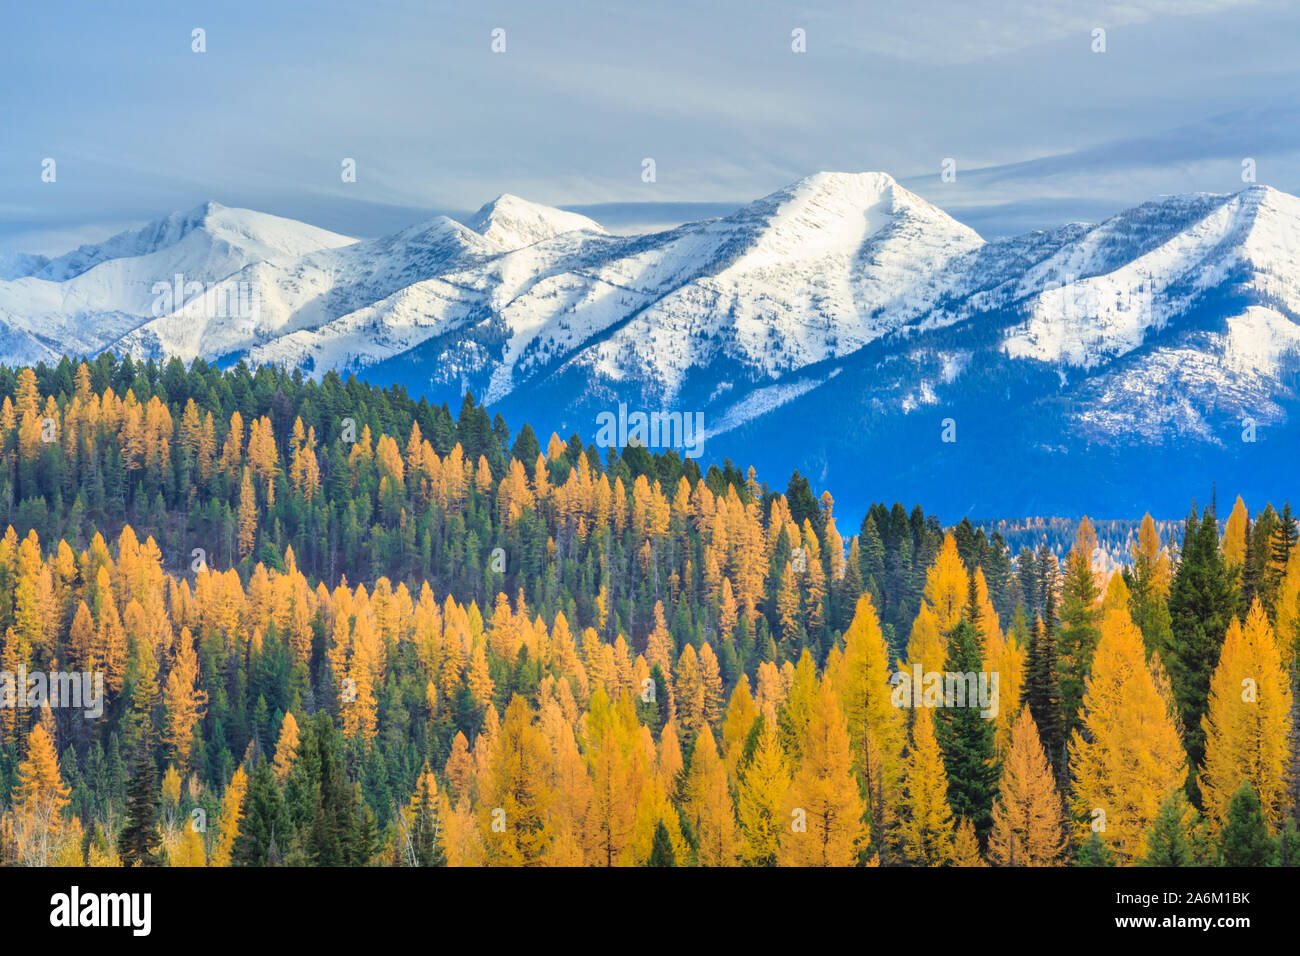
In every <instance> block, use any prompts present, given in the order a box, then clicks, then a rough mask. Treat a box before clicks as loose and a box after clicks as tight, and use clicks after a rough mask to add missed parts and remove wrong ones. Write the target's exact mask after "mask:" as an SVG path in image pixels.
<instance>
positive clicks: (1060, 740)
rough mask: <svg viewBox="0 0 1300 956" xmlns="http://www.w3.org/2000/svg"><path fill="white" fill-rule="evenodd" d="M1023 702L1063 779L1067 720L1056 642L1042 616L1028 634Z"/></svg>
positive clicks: (1035, 620)
mask: <svg viewBox="0 0 1300 956" xmlns="http://www.w3.org/2000/svg"><path fill="white" fill-rule="evenodd" d="M1023 695H1024V702H1025V704H1026V705H1027V706H1028V707H1029V709H1030V710H1031V711H1032V712H1033V714H1034V719H1035V720H1036V721H1037V723H1038V734H1039V737H1040V738H1041V739H1042V742H1043V748H1044V749H1045V750H1046V751H1047V760H1048V762H1049V763H1050V764H1051V765H1052V768H1053V772H1054V773H1055V774H1056V775H1057V777H1058V778H1060V777H1061V775H1062V773H1061V767H1062V760H1061V758H1062V755H1063V754H1064V752H1065V721H1064V720H1063V719H1062V715H1061V689H1060V683H1059V681H1058V678H1057V671H1056V642H1055V641H1054V640H1052V637H1051V635H1050V634H1049V633H1048V631H1047V629H1046V627H1045V626H1044V624H1043V619H1042V618H1041V617H1036V618H1034V626H1033V629H1032V630H1031V631H1030V632H1029V654H1028V655H1027V658H1026V663H1025V686H1024V691H1023Z"/></svg>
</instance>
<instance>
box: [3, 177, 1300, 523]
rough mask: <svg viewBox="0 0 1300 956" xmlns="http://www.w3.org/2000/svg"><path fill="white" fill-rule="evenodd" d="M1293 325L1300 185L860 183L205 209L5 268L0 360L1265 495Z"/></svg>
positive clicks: (844, 488) (972, 494)
mask: <svg viewBox="0 0 1300 956" xmlns="http://www.w3.org/2000/svg"><path fill="white" fill-rule="evenodd" d="M1298 322H1300V199H1297V198H1296V197H1295V196H1291V195H1289V194H1286V193H1283V192H1279V191H1278V190H1275V189H1272V188H1269V187H1267V186H1250V187H1248V188H1246V189H1243V190H1242V191H1240V192H1237V193H1232V194H1226V195H1211V194H1194V195H1176V196H1164V197H1159V198H1156V199H1153V200H1151V201H1150V202H1146V203H1143V204H1142V205H1140V206H1137V207H1135V208H1133V209H1129V210H1126V211H1124V212H1121V213H1119V214H1118V215H1115V216H1113V217H1111V218H1109V219H1107V220H1105V221H1103V222H1101V223H1098V224H1084V223H1071V224H1067V225H1063V226H1061V227H1059V228H1057V229H1053V230H1048V231H1035V232H1030V233H1027V234H1025V235H1020V236H1015V237H1011V238H1000V239H994V240H989V241H986V240H984V239H983V238H981V237H980V236H979V235H978V234H976V233H975V232H974V231H973V230H971V229H970V228H968V227H966V226H964V225H962V224H961V223H959V222H957V221H956V220H955V219H953V218H952V217H950V216H949V215H947V214H946V213H945V212H943V211H942V210H941V209H939V208H938V207H937V206H934V205H932V204H930V203H928V202H926V201H925V200H923V199H921V198H920V197H918V196H916V195H915V194H913V193H911V192H909V191H908V190H906V189H904V188H903V187H902V186H900V185H899V184H898V183H897V182H895V181H894V180H893V179H892V178H890V177H889V176H888V175H886V174H884V173H856V174H849V173H817V174H815V175H813V176H809V177H808V178H806V179H802V180H800V181H799V182H797V183H794V184H792V185H790V186H788V187H786V188H784V189H781V190H778V191H777V192H775V193H772V194H771V195H769V196H766V197H763V198H762V199H759V200H757V201H755V202H753V203H750V204H749V205H746V206H744V207H742V208H741V209H739V210H737V211H736V212H734V213H732V214H731V215H728V216H725V217H722V218H717V219H710V220H706V221H701V222H691V223H686V224H684V225H682V226H679V227H677V228H675V229H671V230H668V231H662V232H655V233H652V234H646V235H635V236H628V235H613V234H610V233H607V232H606V231H605V230H604V229H602V228H601V226H600V225H599V224H598V223H596V222H595V221H593V220H591V219H589V218H587V217H585V216H581V215H577V214H576V213H572V212H566V211H563V210H560V209H554V208H551V207H547V206H543V205H539V204H536V203H531V202H528V201H526V200H523V199H520V198H518V197H515V196H510V195H503V196H501V197H499V198H498V199H496V200H494V201H493V202H491V203H489V204H487V205H486V206H484V207H483V208H482V209H480V210H478V212H476V213H475V214H474V215H473V216H471V217H469V218H468V219H467V220H466V221H465V222H463V223H462V222H457V221H454V220H452V219H449V218H447V217H437V218H435V219H432V220H430V221H427V222H423V223H420V224H418V225H415V226H411V227H409V228H407V229H404V230H402V231H401V232H398V233H396V234H393V235H390V236H384V237H380V238H375V239H364V240H357V239H353V238H350V237H347V236H342V235H338V234H336V233H332V232H328V231H325V230H322V229H318V228H316V227H313V226H309V225H306V224H303V223H299V222H294V221H292V220H286V219H281V218H278V217H275V216H270V215H266V214H263V213H258V212H253V211H250V210H246V209H231V208H226V207H223V206H220V205H218V204H215V203H206V204H204V205H202V206H199V207H198V208H196V209H193V210H190V211H189V212H184V213H176V214H173V215H171V216H169V217H167V218H166V219H163V220H160V221H158V222H154V223H151V224H149V225H147V226H145V227H143V228H141V229H138V230H134V231H130V232H125V233H122V234H120V235H118V236H114V237H113V238H111V239H108V240H107V241H105V242H102V243H99V244H95V245H87V246H83V247H81V248H79V249H77V250H76V251H74V252H71V253H68V254H67V255H64V256H60V257H58V258H54V259H49V258H46V257H43V256H34V255H12V254H11V255H8V256H5V257H3V258H0V361H3V362H5V363H8V364H11V365H12V364H35V363H39V362H45V363H47V364H48V363H53V362H56V361H58V359H59V358H60V357H61V356H62V355H64V354H70V355H94V354H97V353H99V352H102V351H105V350H110V351H113V352H115V353H119V354H127V353H129V354H130V355H132V356H133V357H134V358H152V359H157V360H166V359H169V358H172V357H179V358H181V359H183V360H186V361H188V360H190V359H193V358H196V357H202V358H204V359H205V360H208V361H212V362H215V363H217V364H219V365H223V366H225V365H230V364H234V363H236V362H238V361H240V360H246V361H248V362H250V363H253V364H259V363H275V364H281V365H285V366H289V367H296V368H299V369H301V370H302V371H303V372H304V373H305V374H308V375H312V376H321V375H323V374H325V373H327V372H329V371H332V370H333V371H338V372H340V373H343V374H347V373H355V374H357V375H358V376H359V377H362V378H365V379H368V380H370V381H372V382H376V383H380V384H392V383H397V384H401V385H403V386H405V387H407V388H408V389H409V390H410V391H412V392H413V393H416V394H420V395H424V396H426V397H427V398H429V399H430V400H431V401H448V402H451V403H452V404H453V407H455V404H456V403H458V402H459V400H460V398H461V396H462V395H463V393H464V391H465V390H466V389H469V390H470V391H472V392H473V393H474V394H475V395H476V396H478V397H479V398H481V399H482V400H484V401H486V402H487V403H488V404H489V406H490V407H491V408H493V409H494V410H500V411H501V412H502V413H503V414H504V415H505V417H506V419H507V421H508V422H510V423H511V424H512V425H514V426H516V427H517V426H518V425H519V424H521V423H522V422H524V421H527V422H530V423H531V424H532V425H533V426H534V428H535V429H536V430H537V431H538V433H539V435H540V436H541V438H542V442H543V444H545V440H546V437H547V436H548V435H549V433H550V431H551V430H552V429H553V430H555V431H558V432H559V433H560V434H561V436H567V435H568V434H570V433H572V432H577V433H578V434H579V435H581V436H582V437H583V439H584V440H586V441H593V440H595V439H596V438H597V437H598V434H599V422H600V420H602V417H608V416H607V415H606V416H602V413H617V412H618V410H619V407H620V406H624V412H625V413H627V414H632V413H634V412H636V411H642V412H646V413H651V412H670V413H671V412H679V413H683V414H684V415H687V414H688V415H691V416H693V415H695V413H699V414H700V415H701V416H702V417H701V419H700V420H701V421H702V422H703V424H704V430H705V438H704V442H703V446H702V451H703V454H702V458H701V462H700V463H701V465H705V466H707V465H708V464H713V463H720V462H721V461H722V460H723V458H724V457H729V458H731V459H732V460H733V461H734V462H735V463H736V464H737V465H739V466H741V467H746V466H748V465H750V464H753V465H754V466H756V467H757V468H758V470H759V473H760V475H762V476H764V477H767V478H769V480H772V479H773V476H787V475H789V473H790V472H791V471H792V470H795V469H797V470H799V471H801V472H802V473H803V474H805V475H807V476H808V477H809V478H810V479H811V480H812V482H813V483H814V485H815V486H816V487H818V488H822V487H825V488H829V489H831V490H832V491H833V493H834V494H835V496H836V500H837V510H839V511H840V512H841V513H845V514H849V515H853V514H860V513H861V511H862V509H863V508H864V507H865V505H866V504H867V503H869V502H871V501H874V500H891V501H892V500H894V499H896V498H897V499H901V500H904V501H908V502H911V501H920V502H922V503H923V504H924V505H925V507H926V508H927V509H928V510H931V511H937V512H938V513H940V514H941V515H942V516H943V517H944V518H945V519H950V518H951V519H955V518H956V517H958V516H960V515H962V514H969V515H971V516H972V517H983V518H991V517H1011V516H1018V515H1028V514H1060V515H1077V514H1079V513H1083V512H1087V513H1090V514H1092V515H1094V516H1101V517H1107V516H1110V515H1114V514H1120V513H1128V512H1131V511H1133V510H1135V509H1136V510H1138V511H1141V510H1150V511H1151V512H1152V513H1153V514H1155V515H1156V516H1157V517H1164V518H1168V517H1176V516H1179V515H1181V514H1183V513H1185V512H1186V510H1187V508H1188V507H1189V505H1190V504H1191V502H1192V500H1193V498H1196V499H1198V500H1199V501H1201V502H1202V503H1205V502H1208V500H1209V499H1210V497H1211V496H1212V495H1214V494H1216V492H1217V493H1223V494H1231V495H1234V496H1235V494H1237V493H1241V494H1243V495H1245V496H1246V498H1247V500H1248V502H1250V503H1251V504H1252V506H1254V505H1257V504H1259V505H1262V503H1263V500H1266V499H1267V500H1272V501H1274V502H1275V503H1278V504H1280V503H1281V501H1282V500H1284V499H1285V498H1286V497H1287V496H1288V495H1289V493H1290V487H1289V479H1290V476H1291V473H1292V460H1293V457H1294V456H1293V454H1292V449H1293V448H1295V441H1296V438H1297V437H1300V428H1298V427H1297V426H1300V414H1298V413H1300V375H1298V373H1300V358H1298V355H1300V351H1298V350H1300V324H1297V323H1298ZM651 437H652V438H653V436H651ZM782 484H784V479H783V478H782Z"/></svg>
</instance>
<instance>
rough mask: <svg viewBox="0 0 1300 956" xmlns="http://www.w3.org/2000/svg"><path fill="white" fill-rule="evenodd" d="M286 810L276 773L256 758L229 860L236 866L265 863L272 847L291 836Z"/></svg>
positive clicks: (264, 761) (287, 840) (264, 864)
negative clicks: (255, 765)
mask: <svg viewBox="0 0 1300 956" xmlns="http://www.w3.org/2000/svg"><path fill="white" fill-rule="evenodd" d="M290 835H291V834H290V824H289V812H288V810H287V809H285V805H284V797H283V796H282V795H281V794H280V787H279V784H277V783H276V781H275V773H274V771H272V769H271V765H270V764H269V763H267V762H266V760H259V761H258V762H257V768H256V769H255V770H254V771H253V778H252V780H251V781H250V782H249V785H248V790H247V792H246V793H245V794H244V800H243V804H242V810H241V813H240V818H239V834H238V835H237V836H236V837H235V847H234V853H233V857H232V862H233V863H234V864H235V865H236V866H266V865H267V864H268V863H269V862H270V856H271V849H272V847H273V846H278V845H279V844H280V843H281V842H284V843H286V844H287V843H288V842H289V840H290Z"/></svg>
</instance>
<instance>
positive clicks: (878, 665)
mask: <svg viewBox="0 0 1300 956" xmlns="http://www.w3.org/2000/svg"><path fill="white" fill-rule="evenodd" d="M0 395H2V396H3V401H2V402H0V442H2V443H3V444H2V450H3V454H4V465H5V467H4V470H3V473H0V482H2V485H0V488H2V490H3V502H4V507H5V508H6V509H7V512H8V514H7V518H8V524H9V526H10V527H9V530H8V533H7V534H6V535H5V536H4V538H3V540H0V634H2V635H3V641H2V642H0V672H2V673H3V674H4V675H10V677H9V679H8V682H7V683H6V684H5V685H4V687H5V688H7V690H5V695H6V696H5V697H4V698H3V700H0V703H5V704H7V706H3V707H0V737H2V740H0V745H2V749H3V753H2V757H0V774H2V776H3V779H0V791H2V792H3V793H4V794H6V795H8V797H7V803H6V809H5V813H4V818H3V825H2V832H0V837H2V842H3V854H4V860H5V861H6V862H9V863H23V864H49V863H67V864H73V865H81V864H83V863H84V864H89V865H117V864H137V863H143V864H169V865H190V866H193V865H230V864H247V865H269V864H290V865H308V864H318V865H330V864H353V865H364V864H380V865H385V864H386V865H426V866H427V865H442V864H450V865H477V864H501V865H510V864H556V865H565V864H568V865H616V864H635V865H647V864H648V865H678V866H686V865H697V864H698V865H735V864H749V865H772V864H790V865H809V864H815V865H851V864H866V865H875V864H880V865H899V864H910V865H942V864H957V865H980V864H983V863H986V862H987V863H993V864H999V865H1056V864H1063V863H1067V862H1076V861H1077V862H1082V863H1086V864H1096V865H1102V864H1112V863H1118V864H1136V863H1140V862H1143V861H1148V862H1164V863H1175V864H1180V863H1181V864H1193V863H1218V862H1229V863H1245V864H1263V863H1274V862H1277V863H1289V862H1292V861H1294V860H1295V858H1296V854H1297V853H1300V837H1297V832H1296V826H1295V821H1296V817H1297V814H1300V770H1298V768H1297V759H1298V758H1300V734H1298V733H1297V715H1296V708H1295V694H1294V692H1293V684H1294V661H1295V659H1296V652H1297V638H1298V636H1300V555H1297V553H1296V549H1295V548H1294V544H1295V540H1296V530H1295V523H1294V521H1293V520H1292V518H1291V514H1290V509H1289V507H1284V508H1283V509H1282V511H1281V513H1280V514H1279V513H1278V512H1277V511H1275V510H1274V509H1273V508H1272V507H1271V506H1265V507H1263V508H1261V509H1260V510H1259V512H1258V514H1256V515H1255V516H1254V517H1253V518H1252V516H1251V515H1250V514H1249V513H1248V512H1247V509H1246V507H1245V505H1244V503H1243V502H1241V501H1240V499H1238V501H1237V504H1236V506H1235V507H1234V509H1233V510H1232V512H1231V515H1230V516H1229V518H1228V520H1227V523H1226V530H1225V531H1224V532H1223V533H1222V534H1220V530H1219V525H1218V521H1217V519H1216V515H1215V509H1214V507H1213V502H1212V503H1211V506H1210V507H1208V508H1205V509H1204V510H1198V509H1197V508H1196V507H1194V506H1193V507H1192V509H1191V512H1190V514H1189V516H1188V519H1187V521H1186V525H1185V528H1184V530H1183V534H1182V537H1181V540H1180V541H1178V542H1177V543H1176V544H1177V547H1176V548H1174V547H1170V546H1169V543H1168V542H1163V541H1161V540H1160V537H1159V535H1158V534H1157V531H1156V526H1155V524H1154V522H1153V521H1152V520H1151V519H1150V516H1147V518H1146V519H1145V520H1144V521H1143V522H1142V524H1141V526H1140V533H1139V534H1138V537H1137V543H1136V544H1135V545H1134V547H1133V549H1132V554H1131V555H1130V563H1129V565H1128V566H1127V567H1125V569H1124V570H1123V572H1122V573H1114V574H1107V573H1104V572H1103V571H1102V570H1100V569H1099V568H1097V567H1095V566H1094V564H1093V561H1092V556H1093V554H1094V551H1095V549H1096V538H1095V534H1094V532H1093V529H1092V526H1091V524H1090V523H1089V522H1088V521H1086V520H1085V521H1084V522H1082V523H1081V525H1080V527H1079V529H1078V533H1077V537H1076V540H1075V545H1074V548H1073V549H1072V550H1071V551H1070V553H1069V555H1068V557H1067V558H1066V560H1065V561H1064V562H1058V560H1057V558H1056V557H1055V556H1054V555H1053V554H1052V552H1051V550H1050V549H1049V548H1047V547H1042V548H1040V549H1039V550H1038V551H1037V552H1034V551H1030V550H1028V549H1024V550H1022V551H1021V552H1020V553H1019V554H1017V555H1015V556H1013V555H1011V554H1010V553H1009V551H1008V549H1007V547H1006V545H1005V543H1004V542H1003V540H1002V538H1001V537H1000V536H999V535H998V534H996V533H995V534H993V535H992V536H989V537H986V536H985V533H984V532H983V531H982V530H977V529H976V528H974V527H973V526H972V525H971V524H970V523H969V522H968V521H965V520H962V521H961V522H960V523H958V524H955V525H952V526H950V527H946V526H945V525H944V524H943V523H941V521H940V519H939V518H938V517H937V516H933V515H926V514H925V512H924V511H923V510H922V509H921V508H920V507H919V506H915V507H912V508H910V510H909V509H908V508H907V507H904V506H903V505H902V504H899V503H894V504H892V505H886V504H876V505H873V506H872V507H871V509H870V510H869V512H868V514H867V515H866V517H865V518H864V520H863V521H862V523H861V525H860V526H859V527H858V528H855V529H848V530H847V534H846V531H845V530H841V529H840V528H839V527H838V526H837V522H836V518H835V507H834V499H833V498H832V496H831V494H830V493H829V492H822V493H821V494H820V496H819V495H818V494H817V493H816V491H815V490H814V489H813V488H812V487H810V485H809V483H808V481H807V480H806V479H804V478H803V477H801V476H799V475H798V474H795V475H793V476H792V477H791V478H790V479H789V481H788V482H785V491H784V492H779V491H776V490H774V489H773V488H771V487H769V486H768V485H767V484H765V483H761V482H760V479H759V476H757V475H755V474H754V473H753V472H752V470H743V469H742V468H738V467H736V466H734V465H732V463H730V462H725V463H723V465H722V466H720V467H719V466H710V467H709V468H708V469H707V471H704V472H701V470H700V469H699V467H698V466H697V465H696V464H695V462H694V461H691V460H686V461H683V460H681V459H680V458H678V457H677V456H676V455H675V454H674V453H672V452H668V453H664V454H652V453H651V452H649V451H647V450H646V449H644V448H639V447H629V448H626V449H623V450H621V451H615V450H605V451H604V452H602V451H601V450H599V449H597V448H595V447H593V446H585V447H584V445H583V444H582V442H581V440H580V439H579V438H577V436H574V437H571V438H570V439H568V440H567V441H566V440H564V439H563V438H562V437H560V436H556V435H551V436H548V437H547V438H546V439H545V441H544V442H543V440H542V439H541V437H540V436H538V435H536V434H534V433H533V431H532V429H531V428H529V426H528V425H526V424H520V425H519V427H518V430H517V431H512V430H511V428H510V427H509V425H508V424H507V423H506V422H505V421H503V420H502V419H501V418H500V416H497V417H495V418H493V417H490V416H489V414H488V413H487V412H486V411H485V410H484V409H483V408H482V407H481V406H479V405H478V404H477V403H476V402H475V400H474V398H473V397H472V396H471V395H468V394H467V395H466V396H465V399H464V402H463V404H462V405H461V407H460V408H459V409H458V410H457V411H456V412H455V413H453V411H452V410H451V409H449V408H447V407H446V406H432V405H429V404H428V403H426V402H423V401H420V402H416V401H413V400H411V399H410V398H409V397H408V396H407V395H406V393H405V392H404V391H403V390H401V389H400V388H390V389H377V388H372V387H369V386H366V385H364V384H362V383H360V382H358V381H356V380H354V379H349V380H347V381H346V382H345V381H343V380H341V379H340V378H339V377H338V376H337V375H335V374H333V373H330V374H327V375H325V376H324V377H323V378H322V380H321V381H320V382H315V381H311V380H307V379H305V378H303V377H302V376H301V375H300V374H299V373H296V372H295V373H293V374H287V373H285V372H283V371H278V370H276V369H274V368H270V367H261V368H259V369H258V370H257V371H256V372H252V371H250V370H249V369H248V368H247V367H245V366H244V365H242V364H241V365H239V366H238V367H236V368H235V369H233V370H230V371H221V370H219V369H217V368H216V367H214V366H210V365H207V364H205V363H203V362H201V361H198V362H195V363H194V364H193V365H191V366H189V367H186V366H185V365H183V364H182V363H181V362H179V361H172V362H170V363H169V364H167V365H166V366H162V367H160V366H158V365H155V364H153V363H148V364H139V363H133V362H132V361H130V360H129V359H126V360H123V361H121V362H120V363H119V362H117V361H115V360H114V359H113V358H112V357H110V356H107V355H105V356H101V357H100V358H99V359H97V360H95V361H94V362H92V363H82V364H75V363H73V362H70V361H67V360H64V361H63V362H62V363H60V364H59V365H58V366H57V367H55V368H47V367H44V366H41V367H38V368H36V369H31V368H22V369H0ZM778 487H779V486H778ZM949 517H950V518H951V517H957V516H949ZM1133 517H1134V518H1135V519H1136V517H1137V516H1133ZM917 667H919V668H920V673H922V674H930V673H935V672H952V673H961V674H972V675H974V674H978V675H981V676H982V677H985V678H996V681H997V684H996V687H997V690H996V691H995V693H996V706H995V707H994V708H991V709H993V710H994V711H995V713H992V714H987V715H986V716H987V719H986V716H981V711H980V710H978V709H976V708H973V707H969V706H967V707H953V706H951V704H949V705H947V706H945V704H944V701H943V700H942V699H940V700H938V702H937V703H936V702H935V701H934V700H932V699H931V698H930V697H928V696H925V697H923V696H922V695H921V691H920V688H919V687H918V688H917V690H916V694H917V696H916V698H915V701H916V703H917V704H919V706H912V705H911V703H912V699H911V698H910V697H908V696H907V695H900V694H899V693H898V689H897V687H896V686H894V685H895V684H896V683H897V680H896V679H895V678H894V674H895V672H896V671H899V670H905V671H907V672H909V673H912V672H913V669H914V668H917ZM61 672H74V673H78V674H81V673H84V674H87V675H95V676H97V677H99V678H100V679H102V686H103V690H104V701H103V705H104V706H103V711H102V714H99V715H95V716H90V715H89V714H88V712H87V709H86V708H82V707H67V706H50V704H52V703H56V702H54V701H49V702H48V703H46V704H45V705H44V706H41V705H40V704H39V702H38V703H37V705H31V702H30V700H27V699H26V698H24V697H22V696H20V695H22V694H23V693H24V689H25V686H26V685H25V679H26V677H27V675H28V674H42V675H54V674H57V673H61ZM18 677H21V678H22V680H18V679H17V678H18ZM1247 683H1249V685H1250V686H1249V688H1247V687H1246V684H1247ZM927 693H928V692H927ZM1248 698H1249V699H1248Z"/></svg>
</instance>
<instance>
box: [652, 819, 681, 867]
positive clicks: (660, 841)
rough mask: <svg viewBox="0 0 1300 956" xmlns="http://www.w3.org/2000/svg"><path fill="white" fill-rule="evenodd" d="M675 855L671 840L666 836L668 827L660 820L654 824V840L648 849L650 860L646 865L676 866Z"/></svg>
mask: <svg viewBox="0 0 1300 956" xmlns="http://www.w3.org/2000/svg"><path fill="white" fill-rule="evenodd" d="M676 865H677V856H676V854H674V853H673V842H672V840H671V839H669V837H668V828H667V827H665V826H664V823H663V821H662V820H660V821H659V822H658V823H657V824H656V825H655V840H654V844H653V845H652V846H651V849H650V860H649V862H648V863H646V866H676Z"/></svg>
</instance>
